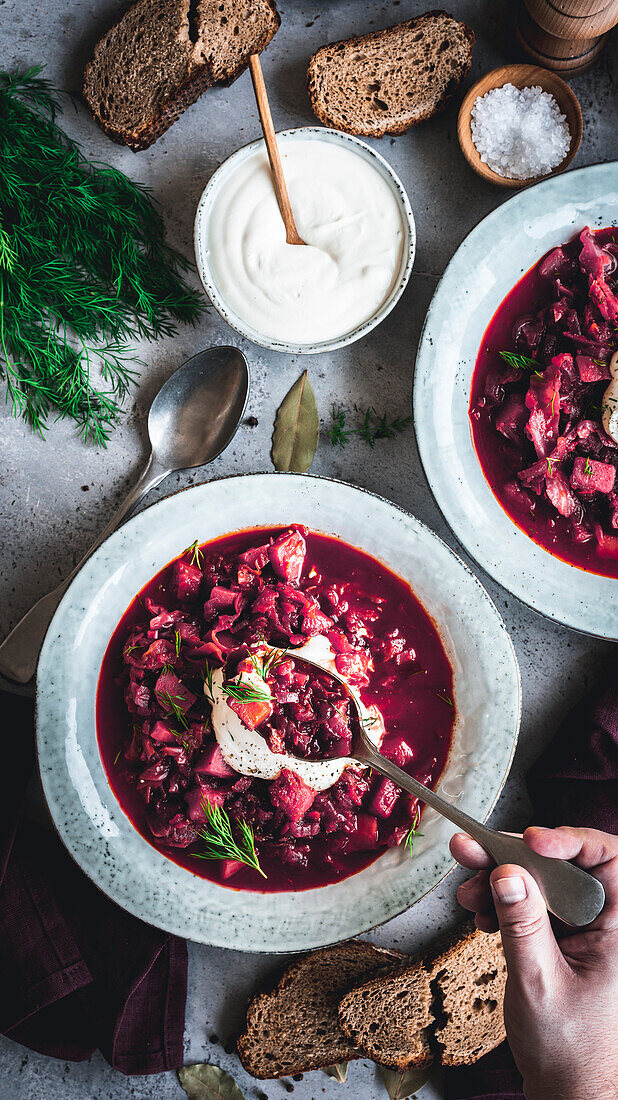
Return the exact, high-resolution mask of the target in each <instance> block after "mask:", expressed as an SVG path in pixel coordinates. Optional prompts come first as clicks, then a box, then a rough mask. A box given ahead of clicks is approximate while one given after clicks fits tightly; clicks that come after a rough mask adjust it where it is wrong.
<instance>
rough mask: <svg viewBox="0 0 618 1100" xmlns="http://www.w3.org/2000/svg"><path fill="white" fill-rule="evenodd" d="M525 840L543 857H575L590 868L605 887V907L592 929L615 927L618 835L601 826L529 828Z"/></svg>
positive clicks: (585, 866)
mask: <svg viewBox="0 0 618 1100" xmlns="http://www.w3.org/2000/svg"><path fill="white" fill-rule="evenodd" d="M524 841H525V842H526V844H527V845H528V847H529V848H532V849H533V851H535V852H538V853H539V855H542V856H550V857H553V858H554V859H569V860H573V862H574V863H576V864H577V865H578V866H579V867H583V868H584V869H585V870H588V871H591V872H592V873H593V874H594V876H595V878H598V879H599V881H600V882H601V883H602V884H603V887H604V889H605V906H604V908H603V912H602V913H601V915H600V917H597V919H596V921H594V923H593V924H592V925H590V928H605V929H612V928H615V927H616V922H617V921H618V837H616V836H612V835H611V834H610V833H602V832H600V831H599V830H598V829H575V828H572V827H571V826H569V825H561V826H560V827H559V828H558V829H540V828H538V827H537V826H532V827H531V828H529V829H526V831H525V833H524Z"/></svg>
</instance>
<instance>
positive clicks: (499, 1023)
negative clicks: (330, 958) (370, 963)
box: [339, 925, 506, 1069]
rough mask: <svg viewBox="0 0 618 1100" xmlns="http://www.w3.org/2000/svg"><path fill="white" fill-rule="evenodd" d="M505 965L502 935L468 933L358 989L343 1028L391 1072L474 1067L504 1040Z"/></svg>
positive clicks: (344, 1005)
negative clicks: (433, 1065) (440, 1066)
mask: <svg viewBox="0 0 618 1100" xmlns="http://www.w3.org/2000/svg"><path fill="white" fill-rule="evenodd" d="M505 984H506V962H505V959H504V953H503V951H502V941H501V939H500V934H499V933H496V934H495V935H487V934H486V933H484V932H479V931H478V930H477V929H476V928H474V927H473V926H469V925H467V926H466V928H465V930H464V932H463V934H462V933H461V932H459V934H456V935H453V936H451V937H449V939H448V940H443V941H442V942H441V943H440V944H439V945H438V946H437V948H436V950H435V951H434V953H433V954H432V955H430V956H429V957H427V956H426V957H425V958H419V959H417V960H416V961H415V962H413V964H412V965H411V966H408V967H407V968H405V969H400V970H399V971H398V972H397V973H393V974H392V975H387V976H383V977H378V978H375V979H373V980H372V981H370V982H367V983H365V984H364V985H361V986H358V987H357V988H356V989H353V990H352V991H351V992H349V993H347V994H346V996H345V997H343V998H342V1000H341V1003H340V1005H339V1024H340V1026H341V1028H342V1030H343V1031H344V1033H345V1034H346V1035H347V1036H348V1038H349V1040H350V1042H351V1043H353V1045H354V1046H355V1047H358V1048H359V1049H360V1050H361V1051H362V1052H363V1053H364V1054H366V1055H367V1056H368V1057H369V1058H371V1059H373V1061H375V1062H378V1063H379V1064H380V1065H384V1066H388V1067H389V1068H391V1069H406V1068H408V1067H409V1066H428V1065H430V1064H431V1063H432V1062H433V1061H434V1060H440V1061H442V1063H443V1064H444V1065H449V1066H460V1065H470V1064H472V1063H473V1062H476V1061H478V1059H479V1058H482V1057H483V1055H484V1054H488V1053H489V1051H490V1050H493V1049H494V1047H497V1046H498V1044H499V1043H501V1042H502V1040H503V1039H504V1037H505V1030H504V1019H503V1003H504V987H505Z"/></svg>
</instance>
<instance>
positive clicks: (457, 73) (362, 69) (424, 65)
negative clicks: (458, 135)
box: [307, 11, 474, 137]
mask: <svg viewBox="0 0 618 1100" xmlns="http://www.w3.org/2000/svg"><path fill="white" fill-rule="evenodd" d="M473 45H474V32H473V31H471V30H470V28H469V27H467V26H466V25H465V23H460V22H459V20H457V19H453V18H452V16H450V15H448V14H447V12H445V11H429V12H426V13H425V14H424V15H420V16H419V17H418V18H417V19H410V20H408V21H407V22H405V23H398V24H396V25H395V26H394V27H387V28H386V30H383V31H374V32H373V33H372V34H365V35H362V36H361V37H360V38H350V39H348V40H347V41H345V42H333V43H332V44H331V45H329V46H322V48H321V49H320V50H318V51H317V53H315V54H314V55H313V57H312V58H311V60H310V62H309V68H308V71H307V90H308V92H309V99H310V102H311V108H312V110H313V112H314V114H315V115H317V117H318V118H319V119H320V121H321V122H323V123H325V125H326V126H331V127H333V128H334V129H336V130H345V131H346V132H347V133H349V134H364V135H365V136H367V137H382V136H383V135H384V134H401V133H403V132H404V130H408V129H409V128H410V127H411V126H415V125H416V124H417V123H418V122H423V121H424V120H425V119H428V118H431V116H432V115H435V114H436V113H437V112H438V111H440V110H441V109H442V108H443V107H444V106H445V105H446V103H447V101H448V100H449V98H450V97H451V96H452V94H453V92H454V91H455V90H456V88H457V87H458V85H459V84H460V83H461V81H462V80H463V78H464V77H465V76H466V75H467V73H468V71H469V69H470V64H471V61H472V47H473Z"/></svg>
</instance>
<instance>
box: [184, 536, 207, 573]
mask: <svg viewBox="0 0 618 1100" xmlns="http://www.w3.org/2000/svg"><path fill="white" fill-rule="evenodd" d="M185 554H189V555H190V558H189V560H190V562H191V565H197V566H198V568H199V569H201V568H202V562H203V559H204V553H203V551H202V550H200V544H199V541H198V539H196V540H195V542H192V543H191V545H190V546H187V548H186V550H183V552H182V554H181V555H180V556H181V557H184V555H185Z"/></svg>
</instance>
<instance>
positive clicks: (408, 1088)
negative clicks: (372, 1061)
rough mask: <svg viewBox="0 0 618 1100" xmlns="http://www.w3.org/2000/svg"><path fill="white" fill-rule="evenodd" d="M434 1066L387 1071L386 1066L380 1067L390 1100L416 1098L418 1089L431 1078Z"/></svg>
mask: <svg viewBox="0 0 618 1100" xmlns="http://www.w3.org/2000/svg"><path fill="white" fill-rule="evenodd" d="M432 1068H433V1067H432V1066H420V1067H419V1066H411V1067H410V1069H401V1070H399V1069H387V1068H386V1066H378V1069H379V1070H380V1074H381V1077H382V1081H383V1082H384V1088H385V1089H386V1091H387V1093H388V1095H389V1097H390V1100H406V1097H408V1096H414V1094H415V1093H416V1092H417V1091H418V1089H422V1087H423V1085H426V1084H427V1082H428V1080H429V1078H430V1077H431V1070H432Z"/></svg>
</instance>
